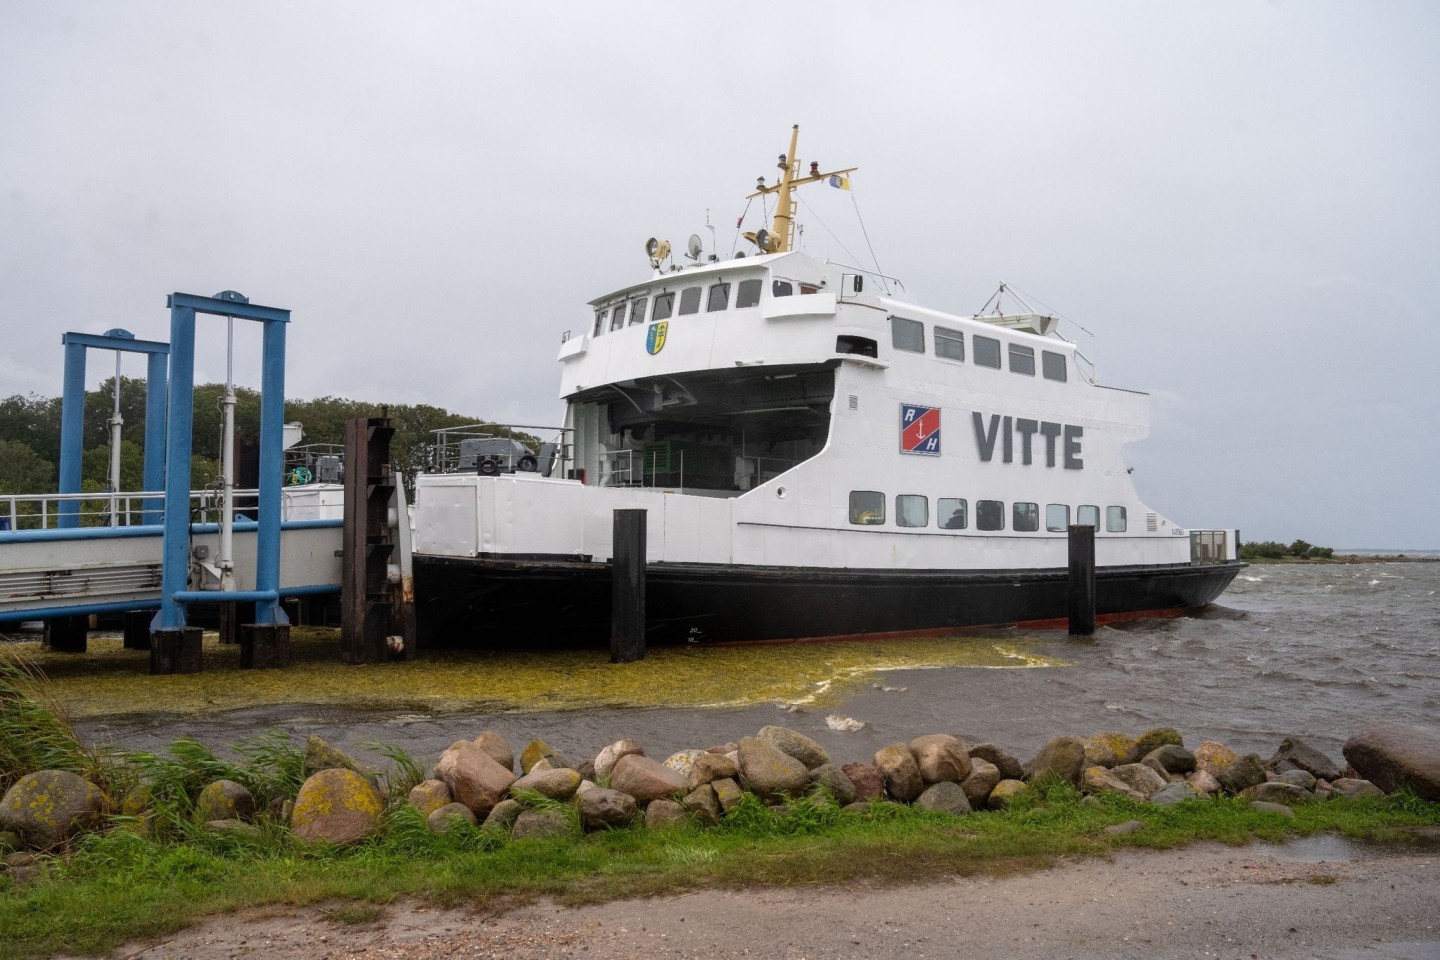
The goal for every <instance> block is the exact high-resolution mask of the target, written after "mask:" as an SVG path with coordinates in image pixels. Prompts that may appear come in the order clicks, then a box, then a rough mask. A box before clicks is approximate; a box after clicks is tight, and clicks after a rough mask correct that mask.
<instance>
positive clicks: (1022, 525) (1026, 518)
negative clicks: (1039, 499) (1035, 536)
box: [1012, 503, 1040, 533]
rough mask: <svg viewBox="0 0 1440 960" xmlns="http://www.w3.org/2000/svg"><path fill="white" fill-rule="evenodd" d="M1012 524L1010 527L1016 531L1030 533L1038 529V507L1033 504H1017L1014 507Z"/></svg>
mask: <svg viewBox="0 0 1440 960" xmlns="http://www.w3.org/2000/svg"><path fill="white" fill-rule="evenodd" d="M1014 514H1015V517H1014V522H1013V523H1012V526H1013V528H1014V529H1016V530H1020V531H1023V532H1027V533H1028V532H1030V531H1032V530H1039V529H1040V506H1039V504H1035V503H1017V504H1015V505H1014Z"/></svg>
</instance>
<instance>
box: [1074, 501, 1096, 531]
mask: <svg viewBox="0 0 1440 960" xmlns="http://www.w3.org/2000/svg"><path fill="white" fill-rule="evenodd" d="M1075 522H1076V523H1077V524H1079V525H1080V526H1082V527H1094V528H1095V529H1097V530H1098V529H1100V508H1099V507H1097V506H1095V505H1094V504H1090V503H1086V504H1082V505H1081V506H1078V507H1076V508H1075Z"/></svg>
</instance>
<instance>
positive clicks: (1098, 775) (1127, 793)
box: [1080, 766, 1146, 803]
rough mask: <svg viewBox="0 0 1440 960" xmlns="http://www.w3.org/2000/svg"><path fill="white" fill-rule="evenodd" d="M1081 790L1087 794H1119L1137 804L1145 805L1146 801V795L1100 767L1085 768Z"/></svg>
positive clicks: (1081, 778)
mask: <svg viewBox="0 0 1440 960" xmlns="http://www.w3.org/2000/svg"><path fill="white" fill-rule="evenodd" d="M1080 788H1081V789H1082V790H1085V791H1086V792H1087V793H1118V794H1120V795H1121V796H1122V797H1129V798H1130V799H1131V800H1134V801H1135V802H1136V803H1144V802H1145V800H1146V797H1145V794H1143V793H1141V792H1140V791H1139V790H1136V789H1135V788H1134V787H1132V786H1130V784H1128V783H1126V782H1125V781H1124V780H1121V779H1120V778H1119V777H1117V776H1115V774H1114V773H1113V772H1112V771H1111V770H1107V769H1106V768H1105V767H1100V766H1095V767H1086V768H1085V772H1084V773H1082V774H1081V775H1080Z"/></svg>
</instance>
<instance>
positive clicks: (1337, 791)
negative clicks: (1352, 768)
mask: <svg viewBox="0 0 1440 960" xmlns="http://www.w3.org/2000/svg"><path fill="white" fill-rule="evenodd" d="M1330 787H1331V790H1332V793H1333V794H1334V795H1335V796H1341V797H1345V798H1346V799H1349V800H1361V799H1364V798H1366V797H1383V796H1385V791H1384V790H1381V789H1380V788H1379V787H1377V786H1375V784H1373V783H1371V782H1370V781H1369V780H1358V779H1355V778H1353V777H1341V778H1340V779H1339V780H1336V781H1335V782H1334V783H1332V784H1330Z"/></svg>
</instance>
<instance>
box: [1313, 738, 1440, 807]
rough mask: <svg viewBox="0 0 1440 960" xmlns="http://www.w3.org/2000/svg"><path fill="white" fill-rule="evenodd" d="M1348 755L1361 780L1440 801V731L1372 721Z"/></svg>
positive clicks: (1347, 743) (1349, 744) (1352, 741)
mask: <svg viewBox="0 0 1440 960" xmlns="http://www.w3.org/2000/svg"><path fill="white" fill-rule="evenodd" d="M1344 754H1345V759H1346V760H1348V761H1349V762H1350V766H1352V767H1354V768H1355V771H1356V772H1357V773H1359V774H1360V776H1361V777H1363V778H1365V779H1366V780H1369V781H1370V782H1372V783H1373V784H1375V786H1377V787H1379V788H1380V789H1381V790H1384V791H1385V792H1386V793H1393V792H1394V791H1396V790H1399V789H1400V788H1402V787H1406V788H1408V789H1410V790H1412V791H1413V792H1414V793H1415V795H1416V796H1417V797H1420V798H1422V799H1425V800H1435V801H1440V728H1437V727H1421V726H1417V725H1415V724H1409V723H1396V722H1394V721H1390V720H1372V721H1371V722H1370V723H1367V724H1365V726H1363V727H1361V728H1360V731H1359V732H1358V733H1356V734H1355V736H1353V737H1351V738H1350V739H1349V740H1346V741H1345V747H1344ZM1311 772H1312V773H1313V772H1314V771H1311ZM1316 776H1319V774H1316ZM1326 779H1329V778H1328V777H1327V778H1326Z"/></svg>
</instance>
